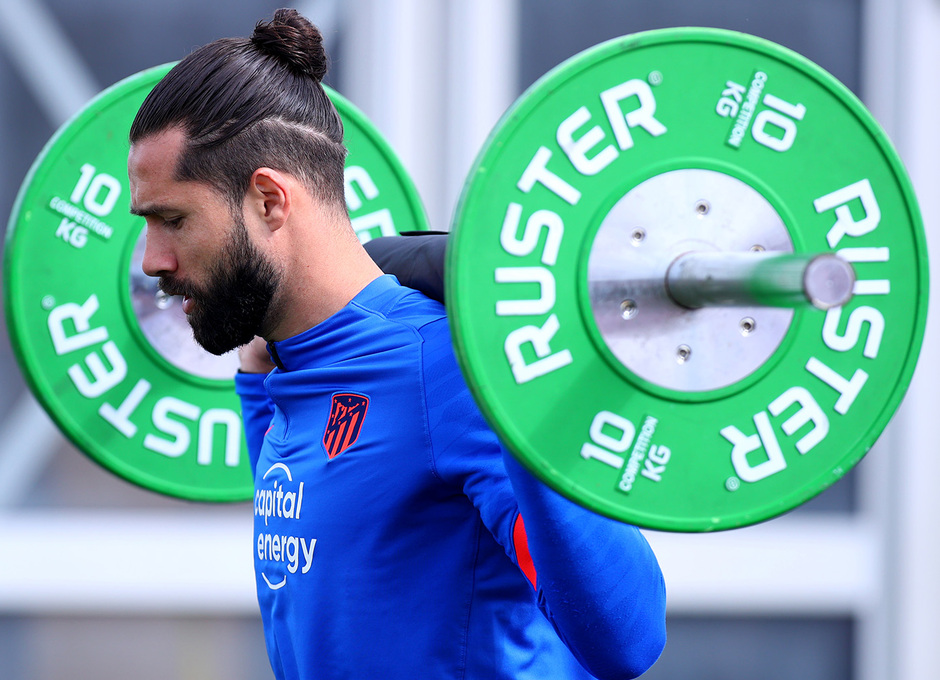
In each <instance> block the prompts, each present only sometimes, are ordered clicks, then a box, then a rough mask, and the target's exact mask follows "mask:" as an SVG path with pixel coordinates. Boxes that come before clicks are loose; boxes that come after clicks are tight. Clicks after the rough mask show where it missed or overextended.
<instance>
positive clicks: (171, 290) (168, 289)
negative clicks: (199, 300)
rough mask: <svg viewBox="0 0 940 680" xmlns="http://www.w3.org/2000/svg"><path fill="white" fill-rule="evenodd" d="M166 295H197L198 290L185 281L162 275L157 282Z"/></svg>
mask: <svg viewBox="0 0 940 680" xmlns="http://www.w3.org/2000/svg"><path fill="white" fill-rule="evenodd" d="M157 285H158V286H159V288H160V290H162V291H163V292H164V293H165V294H166V295H171V296H183V295H185V296H187V297H195V296H196V290H195V288H194V287H193V286H191V285H189V284H187V283H186V282H185V281H178V280H177V279H174V278H172V277H170V276H161V277H160V281H159V282H158V284H157Z"/></svg>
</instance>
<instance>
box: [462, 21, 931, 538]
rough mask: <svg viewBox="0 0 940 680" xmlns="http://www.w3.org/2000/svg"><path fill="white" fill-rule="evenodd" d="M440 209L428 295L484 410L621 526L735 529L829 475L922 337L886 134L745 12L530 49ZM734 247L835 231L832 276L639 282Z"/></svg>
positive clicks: (910, 233)
mask: <svg viewBox="0 0 940 680" xmlns="http://www.w3.org/2000/svg"><path fill="white" fill-rule="evenodd" d="M454 232H455V233H454V235H453V237H452V243H451V249H450V251H449V254H448V263H447V265H448V268H447V277H448V282H447V283H448V285H447V291H448V296H449V297H448V309H449V315H450V319H451V324H452V330H453V334H454V338H455V344H456V347H457V351H458V356H459V358H460V361H461V365H462V368H463V370H464V373H465V375H466V377H467V379H468V382H469V383H470V385H471V389H472V390H473V392H474V394H475V396H476V398H477V400H478V402H479V403H480V405H481V407H482V408H483V410H484V413H485V415H486V416H487V418H488V420H489V421H490V423H491V424H492V426H493V427H494V429H495V430H497V432H498V433H499V434H500V435H501V437H502V438H503V440H504V441H505V443H506V444H507V445H508V446H509V448H510V449H511V450H512V452H513V453H514V454H515V455H516V456H518V458H519V459H520V460H521V461H522V462H523V463H524V464H525V466H526V467H528V468H529V469H530V470H531V471H532V472H533V473H534V474H536V475H537V476H538V477H540V478H541V479H542V480H543V481H545V482H546V483H547V484H549V485H551V486H552V487H554V488H555V489H557V490H558V491H559V492H561V493H562V494H564V495H566V496H568V497H569V498H571V499H573V500H575V501H577V502H579V503H581V504H583V505H585V506H586V507H588V508H591V509H593V510H595V511H597V512H600V513H602V514H605V515H608V516H610V517H613V518H616V519H619V520H622V521H625V522H629V523H633V524H637V525H641V526H645V527H650V528H654V529H663V530H672V531H710V530H720V529H730V528H733V527H740V526H744V525H748V524H753V523H756V522H760V521H762V520H766V519H768V518H771V517H774V516H776V515H779V514H781V513H784V512H786V511H788V510H790V509H791V508H793V507H795V506H797V505H799V504H801V503H803V502H805V501H806V500H808V499H810V498H811V497H813V496H815V495H816V494H818V493H819V492H821V491H822V490H823V489H825V488H826V487H828V486H830V485H831V484H832V483H833V482H835V481H836V480H838V479H839V478H840V477H842V476H843V475H844V474H845V472H847V471H848V470H849V469H850V468H851V467H852V466H853V465H855V464H856V463H857V462H858V461H859V460H860V459H861V458H862V457H863V456H864V455H865V453H866V452H867V451H868V450H869V449H870V447H871V446H872V445H873V444H874V442H875V441H876V439H877V438H878V436H879V435H880V433H881V432H882V431H883V429H884V428H885V427H886V425H887V423H888V421H889V420H890V418H891V416H892V414H893V413H894V412H895V410H896V409H897V407H898V405H899V403H900V401H901V399H902V397H903V395H904V392H905V390H906V388H907V386H908V384H909V382H910V380H911V376H912V373H913V371H914V366H915V363H916V360H917V355H918V352H919V350H920V346H921V341H922V338H923V333H924V326H925V317H926V311H927V293H928V279H927V272H928V267H927V251H926V246H925V240H924V235H923V227H922V224H921V218H920V214H919V211H918V207H917V203H916V199H915V196H914V193H913V190H912V187H911V183H910V181H909V179H908V177H907V176H906V173H905V170H904V168H903V167H902V165H901V163H900V161H899V159H898V156H897V154H896V152H895V151H894V149H893V148H892V146H891V144H890V142H889V141H888V139H887V137H886V135H885V133H884V132H883V131H882V130H881V129H880V127H879V126H878V125H877V123H876V122H875V121H874V120H873V118H872V116H871V115H870V114H869V113H868V111H867V110H866V109H865V108H864V107H863V106H862V105H861V104H860V103H859V101H858V100H857V99H856V97H855V96H854V95H852V94H851V93H850V92H849V91H848V90H847V89H846V88H845V87H844V86H843V85H841V84H840V83H839V82H838V81H837V80H836V79H835V78H833V77H832V76H831V75H829V74H828V73H826V72H825V71H823V70H822V69H821V68H819V67H818V66H816V65H814V64H812V63H811V62H809V61H807V60H806V59H805V58H803V57H801V56H800V55H798V54H795V53H794V52H791V51H789V50H787V49H785V48H782V47H780V46H778V45H775V44H772V43H769V42H767V41H764V40H761V39H758V38H754V37H751V36H747V35H742V34H738V33H732V32H728V31H720V30H712V29H692V28H688V29H668V30H662V31H651V32H648V33H640V34H636V35H631V36H626V37H623V38H619V39H615V40H612V41H609V42H606V43H603V44H601V45H598V46H596V47H594V48H592V49H589V50H587V51H585V52H583V53H581V54H579V55H577V56H575V57H573V58H572V59H570V60H569V61H567V62H565V63H564V64H562V65H560V66H559V67H557V68H556V69H554V70H553V71H551V72H550V73H548V74H547V75H546V76H545V77H543V78H542V79H541V80H540V81H539V82H537V83H536V84H535V85H533V86H532V87H531V88H530V89H529V90H528V91H527V92H526V93H525V94H524V95H523V96H522V97H521V98H520V99H519V100H518V101H517V102H516V104H515V105H514V106H513V107H512V108H511V109H510V110H509V111H508V112H507V113H506V115H505V116H504V117H503V119H502V120H501V122H500V123H499V124H498V126H497V127H496V129H495V130H494V131H493V133H492V134H491V136H490V138H489V140H488V141H487V143H486V145H485V146H484V148H483V150H482V151H481V153H480V155H479V156H478V158H477V161H476V164H475V166H474V168H473V170H472V171H471V174H470V176H469V179H468V181H467V184H466V186H465V188H464V193H463V195H462V197H461V200H460V203H459V205H458V208H457V211H456V213H455V219H454ZM750 249H753V250H762V249H763V250H779V251H787V252H789V251H793V252H798V253H824V252H836V253H838V254H839V255H840V256H841V257H843V258H844V259H846V260H848V261H850V262H852V264H853V266H854V268H855V272H856V275H857V279H858V280H857V283H856V284H855V294H854V297H853V299H852V300H851V302H850V303H849V304H847V305H846V306H844V307H840V308H835V309H832V310H829V311H828V312H824V311H820V310H817V309H813V308H808V309H795V310H774V311H773V314H771V312H769V311H766V310H764V309H754V310H741V309H737V310H736V309H730V310H729V309H723V310H716V309H705V310H697V311H692V310H684V309H679V308H674V309H672V310H668V309H664V308H662V307H659V308H656V307H655V306H653V307H652V310H653V311H652V312H650V309H651V307H650V306H648V305H647V306H644V304H643V302H642V299H643V295H644V294H646V293H648V295H647V297H651V298H656V297H657V295H660V293H658V292H657V287H660V288H661V285H662V283H661V282H662V277H661V274H662V273H663V272H662V270H663V267H664V266H665V265H667V264H668V259H669V258H670V257H675V256H677V255H679V254H681V253H682V252H685V251H689V250H705V251H747V250H750ZM657 271H658V272H659V274H656V272H657ZM650 272H653V273H652V274H650ZM657 276H658V278H657ZM618 280H619V281H620V283H622V282H623V281H626V280H629V283H630V286H632V288H630V286H627V285H626V284H624V285H623V286H622V287H621V288H620V289H618V288H617V286H618V285H620V283H618ZM604 286H606V287H607V289H609V290H608V291H607V293H608V294H606V297H605V295H604V294H601V293H598V291H599V290H600V289H602V288H604ZM644 291H645V292H646V293H644ZM650 291H652V292H650ZM637 300H640V302H637ZM768 314H770V316H767V315H768ZM758 315H763V316H758ZM641 321H642V323H641Z"/></svg>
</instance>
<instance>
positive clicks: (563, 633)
mask: <svg viewBox="0 0 940 680" xmlns="http://www.w3.org/2000/svg"><path fill="white" fill-rule="evenodd" d="M269 350H270V352H271V354H272V357H273V358H274V359H275V363H277V365H278V368H276V369H275V370H274V371H272V372H271V373H270V374H269V375H268V376H263V375H257V374H254V375H253V374H239V375H238V376H237V379H236V388H237V391H238V393H239V395H240V397H241V399H242V409H243V417H244V420H245V429H246V434H247V440H248V448H249V453H250V456H251V460H252V467H253V470H254V474H255V489H256V493H255V530H254V534H255V535H254V543H253V553H254V561H255V573H256V580H257V588H258V601H259V603H260V607H261V614H262V619H263V622H264V630H265V638H266V644H267V648H268V654H269V656H270V659H271V664H272V667H273V669H274V674H275V676H276V677H277V678H279V679H284V680H301V679H304V680H306V679H308V678H331V679H332V678H350V679H371V678H382V679H383V680H393V679H397V678H401V679H402V680H414V679H415V678H435V679H436V680H448V679H452V678H453V679H458V678H459V679H461V680H473V679H477V678H479V679H481V680H484V679H485V680H498V679H502V678H505V679H507V680H508V679H510V678H512V679H513V680H519V679H521V678H539V679H540V680H544V679H546V678H589V677H592V676H591V675H590V674H589V673H588V671H587V670H585V666H586V667H587V668H589V669H590V670H591V671H592V672H594V673H595V674H597V676H598V677H606V676H610V677H618V678H622V677H633V676H635V675H639V674H640V673H642V672H643V671H645V670H646V668H647V667H648V666H650V665H652V663H653V662H654V661H655V660H656V658H658V656H659V654H660V652H661V650H662V646H663V644H664V642H665V627H664V617H665V614H664V610H665V591H664V587H663V582H662V575H661V573H660V570H659V566H658V564H657V562H656V559H655V556H654V555H653V553H652V551H651V550H650V548H649V546H648V544H647V543H646V541H645V539H644V538H643V537H642V535H641V534H640V533H639V532H638V531H637V530H636V529H635V528H634V527H630V526H627V525H623V524H620V523H617V522H613V521H611V520H607V519H605V518H602V517H599V516H597V515H594V514H593V513H590V512H588V511H586V510H584V509H582V508H580V507H578V506H576V505H574V504H572V503H570V502H568V501H566V500H564V499H562V498H561V497H560V496H558V495H557V494H555V493H554V492H552V491H550V490H548V489H547V487H545V486H544V485H542V484H541V483H539V482H538V481H536V480H535V479H534V478H532V477H531V476H529V474H528V473H527V472H526V471H525V470H523V469H522V468H521V466H519V465H518V464H517V463H515V462H514V460H513V459H512V458H511V457H510V456H509V455H508V454H506V455H504V449H503V447H502V445H501V444H500V442H499V441H498V439H497V438H496V436H495V435H494V434H493V433H492V431H491V430H490V429H489V428H488V427H487V426H486V424H485V422H484V420H483V417H482V415H481V414H480V411H479V409H478V408H477V406H476V404H475V403H474V401H473V398H472V397H471V395H470V392H469V390H468V389H467V387H466V384H465V382H464V380H463V377H462V375H461V373H460V370H459V368H458V366H457V364H456V361H455V358H454V356H453V348H452V346H451V340H450V335H449V329H448V325H447V319H446V316H445V313H444V309H443V307H442V306H441V305H440V304H439V303H437V302H434V301H432V300H429V299H428V298H426V297H424V296H423V295H421V294H420V293H417V292H415V291H412V290H410V289H408V288H404V287H402V286H400V285H398V282H397V280H396V279H395V278H394V277H391V276H384V277H380V278H379V279H376V280H375V281H373V282H372V283H371V284H370V285H369V286H367V287H366V288H365V289H364V290H363V291H362V292H361V293H360V294H359V295H358V296H356V298H355V299H353V300H352V302H350V303H349V304H348V305H347V306H346V307H344V308H343V309H342V310H340V311H339V312H338V313H336V314H335V315H333V316H332V317H330V318H329V319H327V320H326V321H324V322H322V323H321V324H318V325H317V326H315V327H314V328H312V329H310V330H308V331H306V332H304V333H301V334H300V335H297V336H295V337H292V338H289V339H287V340H284V341H281V342H277V343H272V345H270V346H269ZM520 509H521V513H522V516H524V517H525V523H524V524H523V521H522V519H521V516H520ZM536 586H537V587H536ZM579 661H580V663H579Z"/></svg>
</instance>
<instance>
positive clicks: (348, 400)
mask: <svg viewBox="0 0 940 680" xmlns="http://www.w3.org/2000/svg"><path fill="white" fill-rule="evenodd" d="M368 410H369V397H364V396H362V395H361V394H349V393H346V394H334V395H333V405H332V406H331V408H330V418H329V420H328V421H327V423H326V431H325V432H324V433H323V448H325V449H326V453H327V455H328V456H329V457H330V458H336V456H338V455H339V454H341V453H342V452H343V451H345V450H346V449H348V448H349V447H350V446H352V445H353V444H355V443H356V440H357V439H358V438H359V432H360V431H361V430H362V423H363V421H364V420H365V419H366V411H368Z"/></svg>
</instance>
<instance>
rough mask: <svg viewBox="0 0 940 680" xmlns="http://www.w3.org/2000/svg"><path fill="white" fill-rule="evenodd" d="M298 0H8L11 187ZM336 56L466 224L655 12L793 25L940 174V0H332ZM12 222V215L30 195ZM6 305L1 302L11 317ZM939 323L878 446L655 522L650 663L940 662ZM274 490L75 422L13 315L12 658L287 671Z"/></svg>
mask: <svg viewBox="0 0 940 680" xmlns="http://www.w3.org/2000/svg"><path fill="white" fill-rule="evenodd" d="M282 4H283V3H281V2H268V1H263V0H224V1H223V0H203V1H202V2H198V3H196V2H191V1H190V0H162V1H161V2H159V3H143V2H139V3H137V2H126V1H125V0H81V2H79V1H78V0H0V158H2V159H3V162H2V163H0V212H3V213H4V214H9V211H10V209H11V207H12V204H13V200H14V198H15V195H16V192H17V190H18V187H19V185H20V183H21V182H22V181H23V177H24V176H25V174H26V172H27V170H28V168H29V165H30V163H31V162H32V161H33V159H34V158H35V157H36V155H37V154H38V153H39V151H40V150H41V148H42V146H43V144H44V143H45V142H46V141H47V140H48V139H49V137H50V136H51V135H52V133H53V132H54V131H55V130H56V128H58V126H59V125H61V124H62V123H63V122H64V121H65V120H66V119H67V118H68V117H69V116H70V115H72V114H73V113H74V112H75V111H77V110H78V109H79V108H80V107H81V106H82V105H83V104H84V103H85V102H87V101H88V99H90V98H91V97H92V96H93V95H95V94H96V93H97V92H98V91H100V90H101V89H103V88H104V87H106V86H108V85H110V84H112V83H114V82H116V81H118V80H120V79H122V78H124V77H126V76H128V75H131V74H133V73H135V72H137V71H140V70H142V69H144V68H147V67H150V66H154V65H157V64H161V63H164V62H167V61H173V60H176V59H179V58H181V57H183V56H185V55H186V54H187V53H188V52H189V51H191V50H192V49H193V48H194V47H196V46H198V45H201V44H203V43H205V42H208V41H210V40H213V39H215V38H218V37H224V36H230V35H247V34H249V33H250V31H251V30H252V28H253V25H254V23H255V22H256V21H257V20H259V19H262V18H268V17H270V15H271V13H272V12H273V10H274V9H276V8H277V7H279V6H282ZM295 6H296V7H297V8H298V9H299V10H300V11H301V12H302V13H304V14H305V15H306V16H308V17H309V18H311V20H313V21H314V22H315V23H317V24H318V25H319V26H320V28H321V30H322V31H323V33H324V36H325V38H326V41H327V49H328V52H329V53H330V54H331V56H332V62H333V66H332V70H331V73H330V75H329V77H328V82H329V83H330V84H331V85H332V86H333V87H335V88H336V89H337V90H339V91H340V92H341V93H343V94H345V95H346V96H347V97H348V98H349V99H351V100H352V101H353V102H354V103H355V104H357V105H358V106H359V107H360V108H362V109H363V110H364V111H365V113H366V114H367V115H368V116H369V117H370V118H371V119H372V120H373V122H374V123H375V124H376V125H377V127H378V128H379V129H380V130H381V131H382V132H383V133H384V134H385V135H386V137H387V138H388V139H389V141H390V142H391V144H392V146H393V147H394V148H395V149H396V151H397V152H398V153H399V154H400V156H401V157H402V159H403V161H404V163H405V165H406V167H407V169H408V171H409V172H410V173H411V175H412V176H413V177H414V179H415V180H416V182H417V184H418V187H419V189H420V192H421V195H422V197H423V199H424V201H425V204H426V207H427V210H428V213H429V215H430V218H431V223H432V225H433V226H435V227H436V228H447V226H448V222H449V219H450V213H451V210H452V207H453V205H454V204H455V201H456V198H457V196H458V194H459V191H460V188H461V185H462V183H463V181H464V177H465V176H466V174H467V172H468V170H469V168H470V164H471V163H472V160H473V157H474V155H475V153H476V152H477V150H478V149H479V148H480V146H481V145H482V143H483V141H484V139H485V137H486V135H487V133H488V132H489V130H490V129H491V127H492V126H493V125H494V124H495V123H496V121H497V119H498V118H499V116H500V114H501V113H502V112H503V111H504V110H505V108H506V107H507V106H508V105H509V104H510V103H511V102H512V101H513V100H514V99H515V98H516V97H517V96H518V95H519V94H520V93H521V92H522V91H523V90H524V89H525V88H526V87H527V86H528V85H530V84H531V83H532V82H534V80H536V79H537V78H538V77H539V76H540V75H542V74H543V73H545V72H546V71H547V70H549V69H550V68H551V67H553V66H555V65H556V64H558V63H559V62H561V61H562V60H564V59H565V58H567V57H569V56H571V55H573V54H575V53H576V52H578V51H580V50H582V49H584V48H587V47H589V46H591V45H593V44H596V43H598V42H600V41H602V40H605V39H607V38H612V37H615V36H618V35H623V34H627V33H632V32H635V31H639V30H645V29H650V28H662V27H666V26H679V25H699V26H715V27H722V28H730V29H735V30H740V31H744V32H747V33H752V34H755V35H758V36H762V37H764V38H768V39H770V40H773V41H775V42H778V43H781V44H783V45H785V46H787V47H790V48H791V49H793V50H796V51H797V52H799V53H801V54H803V55H805V56H807V57H808V58H810V59H811V60H813V61H815V62H816V63H818V64H820V65H821V66H823V67H824V68H825V69H827V70H828V71H830V72H831V73H833V74H834V75H835V76H836V77H837V78H839V79H840V80H841V81H842V82H843V83H845V84H846V85H847V86H848V87H849V88H850V89H851V90H853V91H854V92H855V93H856V94H858V95H859V96H860V97H861V99H862V100H863V101H864V102H865V103H866V105H867V106H868V107H869V109H870V110H871V111H872V113H873V114H874V115H875V117H876V118H877V119H878V120H879V122H880V123H881V124H882V126H883V127H884V128H885V129H886V131H887V132H888V135H889V136H890V137H891V139H892V140H893V141H894V143H895V145H896V146H897V148H898V150H899V152H900V154H901V156H902V158H903V159H904V162H905V164H906V165H907V168H908V171H909V173H910V174H911V177H912V179H913V182H914V185H915V187H916V189H917V192H918V196H919V200H920V204H921V209H922V211H923V216H924V221H925V224H926V226H927V231H928V241H930V240H932V239H933V238H935V230H936V229H937V226H936V225H937V224H938V222H937V217H938V213H940V195H938V192H936V190H935V189H931V187H935V186H936V184H937V183H938V180H940V161H938V152H940V126H938V125H937V124H936V111H937V109H938V108H940V94H938V88H937V85H938V82H940V68H938V67H940V2H938V0H790V1H789V2H779V1H776V0H774V1H772V0H658V1H656V2H653V1H650V2H641V1H639V0H633V1H630V0H578V1H577V2H575V1H574V0H568V1H564V0H477V1H475V2H470V1H469V0H467V1H463V2H461V1H458V0H453V1H450V2H448V1H446V0H347V1H345V2H340V1H339V0H321V1H308V2H302V3H299V4H298V5H295ZM2 222H3V224H0V228H5V222H6V220H3V221H2ZM3 323H5V322H4V321H3V320H0V324H3ZM936 340H937V337H936V331H935V326H934V324H933V323H931V324H930V325H929V326H928V330H927V336H926V339H925V343H924V349H923V352H922V354H921V359H920V364H919V367H918V371H917V374H916V375H915V378H914V381H913V384H912V386H911V389H910V390H909V392H908V395H907V398H906V399H905V402H904V403H903V405H902V407H901V409H900V411H899V413H898V415H897V417H896V418H895V419H894V421H893V423H892V425H891V426H890V427H889V428H888V430H887V431H886V432H885V434H884V435H883V436H882V438H881V440H880V441H879V443H878V444H877V445H876V446H875V448H874V449H873V451H872V452H871V453H870V454H869V455H868V456H867V457H866V458H865V459H864V460H863V461H862V463H861V464H860V465H858V466H857V467H856V468H855V470H853V471H852V472H851V473H850V474H849V475H847V476H846V477H845V478H844V479H842V480H841V481H840V482H838V483H837V484H836V485H835V486H833V487H832V488H830V489H829V490H827V491H826V492H825V493H823V494H822V495H821V496H819V497H818V498H816V499H814V500H813V501H811V502H810V503H808V504H806V505H805V506H803V507H801V508H799V509H798V510H796V511H794V512H792V513H790V514H789V515H787V516H785V517H783V518H779V519H777V520H774V521H771V522H768V523H765V524H763V525H759V526H756V527H751V528H748V529H742V530H737V531H731V532H724V533H721V534H718V535H669V534H663V533H657V532H647V535H648V536H649V539H650V541H651V543H652V544H653V546H654V548H655V549H656V551H657V553H658V555H659V557H660V560H661V563H662V566H663V570H664V572H665V575H666V582H667V587H668V592H669V642H668V645H667V647H666V651H665V653H664V655H663V657H662V659H661V660H660V662H659V663H658V664H657V665H656V666H655V667H654V668H653V669H652V670H651V671H650V672H649V673H648V674H647V675H646V676H644V677H645V678H650V679H651V680H662V679H667V678H668V679H672V680H680V679H688V678H695V679H696V680H711V679H714V680H718V679H720V680H737V679H741V680H743V679H745V678H746V679H753V678H760V679H761V680H778V679H779V680H790V679H793V680H795V679H797V678H799V679H800V680H875V679H878V680H883V679H898V680H927V679H928V678H930V679H933V678H936V674H937V669H938V668H940V644H937V635H938V633H940V578H938V575H940V541H938V533H940V532H938V529H937V528H936V527H935V522H937V521H938V519H940V493H937V491H936V489H935V487H936V483H937V480H938V479H940V462H938V461H940V455H938V454H940V450H938V446H937V444H936V443H935V440H936V437H935V436H934V433H933V430H932V427H930V428H928V425H932V424H933V422H934V421H935V420H936V417H935V416H934V414H933V411H934V407H935V404H938V403H940V401H938V399H937V395H936V392H937V385H938V384H940V365H938V362H937V360H936V358H935V357H934V356H933V351H932V350H933V349H934V347H935V346H936V344H935V343H936ZM251 524H252V508H251V506H250V504H247V503H246V504H235V505H225V506H210V505H203V504H192V503H187V502H184V501H178V500H173V499H169V498H164V497H162V496H158V495H156V494H153V493H149V492H146V491H143V490H140V489H137V488H136V487H134V486H131V485H130V484H127V483H125V482H123V481H121V480H119V479H117V478H115V477H113V476H111V475H110V474H109V473H106V472H104V471H103V470H101V469H100V468H98V467H97V466H96V465H95V464H93V463H92V462H90V461H89V459H87V458H86V457H85V456H84V455H82V454H81V453H79V452H78V451H76V450H75V449H74V447H72V446H71V445H70V444H69V443H68V442H66V441H65V440H64V438H63V437H62V435H60V434H59V433H58V432H57V430H56V429H55V427H54V426H53V425H52V424H51V423H50V421H49V419H48V417H46V415H45V414H44V412H43V411H42V410H41V409H40V408H39V407H38V406H37V405H36V403H35V401H34V399H33V398H32V397H31V395H30V394H29V392H28V390H27V389H26V387H25V383H24V381H23V378H22V376H21V374H20V371H19V369H18V367H17V365H16V362H15V360H14V358H13V355H12V350H11V348H10V345H9V340H8V337H7V334H6V332H5V328H4V332H2V333H0V678H2V680H59V679H64V678H67V679H69V680H80V679H84V678H88V679H92V678H94V679H95V680H110V679H122V678H135V679H137V680H143V679H150V678H153V679H157V678H160V679H161V680H166V679H173V678H180V679H184V678H185V679H188V678H200V679H202V680H207V679H214V678H219V679H222V678H224V679H225V680H243V679H244V680H248V679H253V680H254V679H258V680H268V679H269V678H271V677H272V676H271V672H270V670H269V668H268V661H267V657H266V654H265V651H264V642H263V637H262V631H261V625H260V618H259V616H258V614H257V605H256V601H255V594H254V581H253V576H252V565H251V535H252V533H251V532H252V529H251Z"/></svg>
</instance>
